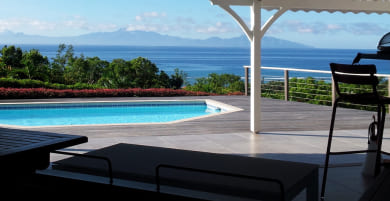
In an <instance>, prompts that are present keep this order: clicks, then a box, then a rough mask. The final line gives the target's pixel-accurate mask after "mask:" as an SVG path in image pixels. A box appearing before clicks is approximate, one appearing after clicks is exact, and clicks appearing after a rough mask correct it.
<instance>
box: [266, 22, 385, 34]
mask: <svg viewBox="0 0 390 201" xmlns="http://www.w3.org/2000/svg"><path fill="white" fill-rule="evenodd" d="M386 30H387V29H386V28H385V27H384V26H380V25H378V24H375V23H369V22H358V23H339V24H328V23H324V22H303V21H299V20H285V21H282V22H281V23H276V24H274V25H273V26H272V27H271V28H270V30H269V32H270V33H272V34H278V33H282V32H296V33H310V34H334V33H338V32H345V33H349V34H354V35H376V34H378V33H383V32H386Z"/></svg>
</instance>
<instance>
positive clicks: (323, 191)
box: [321, 99, 338, 200]
mask: <svg viewBox="0 0 390 201" xmlns="http://www.w3.org/2000/svg"><path fill="white" fill-rule="evenodd" d="M337 104H338V100H337V99H336V100H335V102H334V103H333V110H332V119H331V122H330V128H329V137H328V146H327V148H326V155H325V167H324V174H323V177H322V186H321V200H324V198H325V187H326V179H327V177H328V166H329V154H330V148H331V144H332V138H333V128H334V122H335V119H336V108H337Z"/></svg>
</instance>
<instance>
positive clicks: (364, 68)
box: [330, 63, 379, 96]
mask: <svg viewBox="0 0 390 201" xmlns="http://www.w3.org/2000/svg"><path fill="white" fill-rule="evenodd" d="M330 69H331V71H332V77H333V81H334V83H335V87H336V92H337V94H338V95H339V96H344V95H349V93H343V92H341V90H340V83H345V84H356V85H366V86H371V91H370V92H369V93H372V94H373V95H376V96H377V95H378V93H377V89H376V88H377V85H378V83H379V80H378V77H377V76H376V75H375V74H376V66H375V65H373V64H365V65H356V64H337V63H331V64H330Z"/></svg>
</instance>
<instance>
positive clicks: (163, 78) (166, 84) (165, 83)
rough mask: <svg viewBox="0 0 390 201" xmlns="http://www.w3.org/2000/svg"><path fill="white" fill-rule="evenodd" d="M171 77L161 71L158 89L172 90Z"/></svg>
mask: <svg viewBox="0 0 390 201" xmlns="http://www.w3.org/2000/svg"><path fill="white" fill-rule="evenodd" d="M170 81H171V80H170V78H169V75H168V74H167V73H165V72H164V71H163V70H161V71H160V74H159V76H158V83H156V84H157V86H156V87H157V88H170V85H171V82H170Z"/></svg>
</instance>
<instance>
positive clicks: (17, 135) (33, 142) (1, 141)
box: [0, 128, 88, 177]
mask: <svg viewBox="0 0 390 201" xmlns="http://www.w3.org/2000/svg"><path fill="white" fill-rule="evenodd" d="M87 141H88V138H87V137H85V136H77V135H65V134H56V133H47V132H38V131H27V130H19V129H8V128H0V176H2V177H5V176H12V175H13V174H18V175H20V174H31V173H34V172H35V170H39V169H46V168H47V167H48V166H49V164H50V152H51V151H54V150H58V149H63V148H66V147H70V146H74V145H77V144H81V143H85V142H87Z"/></svg>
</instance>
